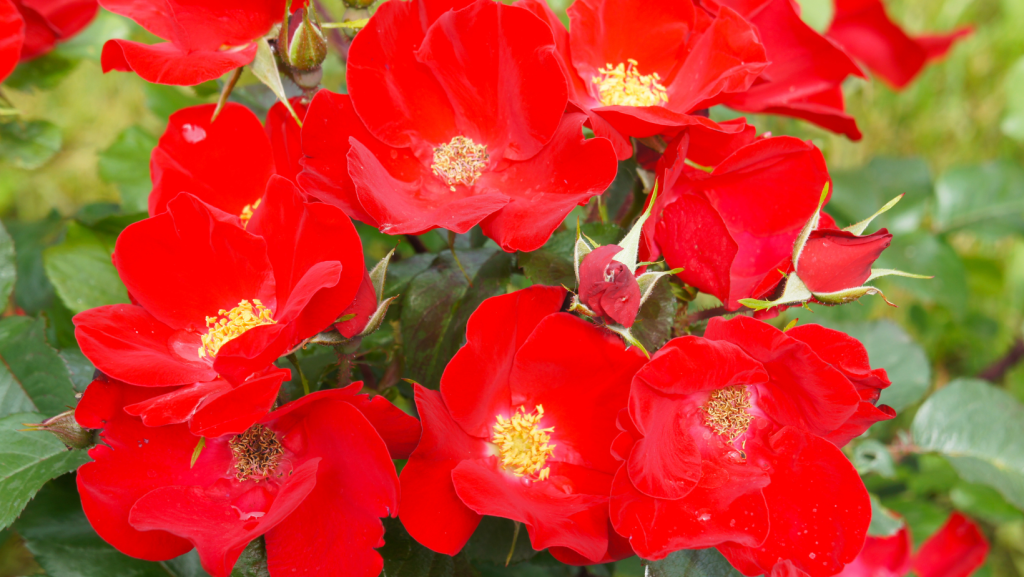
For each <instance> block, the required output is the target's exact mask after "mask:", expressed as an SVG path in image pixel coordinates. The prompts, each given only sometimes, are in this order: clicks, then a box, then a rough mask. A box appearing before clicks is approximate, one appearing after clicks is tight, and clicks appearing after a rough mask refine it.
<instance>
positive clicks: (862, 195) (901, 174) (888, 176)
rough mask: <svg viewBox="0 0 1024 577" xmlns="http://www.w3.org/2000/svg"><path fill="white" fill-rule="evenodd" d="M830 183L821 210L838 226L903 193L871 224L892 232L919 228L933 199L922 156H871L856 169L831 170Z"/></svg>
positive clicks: (860, 216) (930, 183)
mask: <svg viewBox="0 0 1024 577" xmlns="http://www.w3.org/2000/svg"><path fill="white" fill-rule="evenodd" d="M832 183H833V185H834V188H833V190H832V199H831V200H830V201H829V203H828V205H827V206H826V207H825V211H826V212H828V213H829V214H830V215H832V216H833V217H835V218H836V220H837V221H839V224H840V226H843V225H844V224H853V223H855V222H858V221H861V220H863V219H865V218H867V217H868V216H870V215H871V213H872V212H874V211H875V209H877V208H878V207H880V206H882V205H884V204H885V203H886V202H888V201H889V200H891V199H892V198H893V197H895V196H897V195H900V194H905V195H906V196H904V197H903V199H902V200H900V202H899V204H897V205H896V206H894V207H893V208H892V209H891V210H890V211H888V212H886V213H885V214H883V215H879V217H878V218H877V219H876V220H875V221H874V222H873V226H874V227H875V228H876V229H877V228H883V227H884V228H888V229H889V232H892V233H894V234H899V233H908V232H913V231H916V230H917V229H918V228H920V226H921V222H922V221H923V219H924V216H925V213H926V212H927V210H928V207H929V206H930V205H931V204H932V202H933V200H932V199H933V193H932V177H931V173H930V171H929V170H928V164H927V163H926V162H925V161H924V159H923V158H886V157H879V158H873V159H872V160H871V162H869V163H867V164H866V165H865V166H863V167H860V168H857V169H853V170H833V171H832ZM893 246H895V244H894V245H893ZM889 250H892V249H889Z"/></svg>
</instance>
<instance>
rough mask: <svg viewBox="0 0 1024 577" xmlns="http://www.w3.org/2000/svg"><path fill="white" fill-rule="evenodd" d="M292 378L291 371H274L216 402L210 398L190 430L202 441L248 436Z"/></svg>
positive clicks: (194, 417) (237, 388) (236, 388)
mask: <svg viewBox="0 0 1024 577" xmlns="http://www.w3.org/2000/svg"><path fill="white" fill-rule="evenodd" d="M291 375H292V373H291V371H290V370H288V369H277V370H271V371H269V372H268V373H267V374H265V375H262V376H258V377H253V378H251V379H249V380H248V381H246V382H244V383H242V384H241V385H239V386H238V387H235V388H233V389H231V390H229V391H225V392H224V393H223V394H221V395H218V396H216V397H214V398H209V397H207V398H206V399H205V400H204V401H203V404H202V405H201V406H200V407H199V410H198V411H196V413H195V415H194V416H193V417H192V422H191V423H190V424H189V430H191V431H192V434H193V435H199V436H201V437H220V436H222V435H229V434H238V433H242V432H245V430H246V429H248V428H249V427H251V426H252V425H253V423H255V422H257V421H259V420H260V419H262V418H263V417H264V416H266V414H267V413H269V412H270V410H271V409H272V408H273V407H274V403H275V402H276V401H277V393H278V391H279V390H280V389H281V384H282V383H283V382H284V380H285V379H290V378H291Z"/></svg>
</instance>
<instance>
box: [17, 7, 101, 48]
mask: <svg viewBox="0 0 1024 577" xmlns="http://www.w3.org/2000/svg"><path fill="white" fill-rule="evenodd" d="M20 2H21V5H22V6H25V7H26V8H31V9H32V10H35V11H36V12H37V13H38V14H39V15H40V16H42V17H43V19H44V20H46V24H47V25H48V26H49V27H50V28H51V29H52V30H53V31H54V33H56V34H57V36H58V37H59V38H60V39H62V40H66V39H68V38H70V37H72V36H74V35H75V34H78V32H80V31H81V30H82V29H83V28H85V27H86V26H88V25H89V23H90V22H92V19H93V18H95V17H96V13H97V12H98V11H99V4H97V3H96V0H20ZM0 36H2V34H0Z"/></svg>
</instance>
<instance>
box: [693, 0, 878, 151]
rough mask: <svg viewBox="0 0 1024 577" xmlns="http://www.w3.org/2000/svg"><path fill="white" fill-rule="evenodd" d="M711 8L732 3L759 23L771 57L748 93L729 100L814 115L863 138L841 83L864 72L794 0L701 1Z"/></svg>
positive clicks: (746, 107) (749, 108) (755, 108)
mask: <svg viewBox="0 0 1024 577" xmlns="http://www.w3.org/2000/svg"><path fill="white" fill-rule="evenodd" d="M700 3H701V4H702V5H704V6H706V7H707V8H709V9H711V11H712V12H719V11H720V10H721V7H722V6H728V7H730V8H733V9H735V10H736V11H737V12H739V13H740V14H741V15H742V16H743V17H744V18H747V19H748V20H750V23H751V24H753V25H754V26H756V27H757V31H758V32H759V34H760V36H761V42H763V43H764V50H765V54H766V57H767V59H768V60H769V61H770V62H771V64H769V65H768V68H766V69H765V70H764V74H762V75H761V77H760V78H758V81H757V82H756V83H755V84H754V85H753V86H751V87H750V88H748V89H747V90H745V91H743V92H734V93H730V94H728V95H726V98H725V100H724V104H726V105H727V106H729V107H731V108H734V109H736V110H742V111H745V112H760V113H771V114H784V115H786V116H794V117H796V118H803V119H805V120H809V121H811V122H813V123H815V124H817V125H819V126H822V127H824V128H827V129H828V130H831V131H832V132H838V133H840V134H845V135H846V136H848V137H849V138H850V139H852V140H860V138H861V133H860V130H858V129H857V122H856V120H854V119H853V117H852V116H850V115H849V114H847V113H846V112H845V110H844V108H845V107H844V104H843V91H842V83H843V80H845V79H846V78H847V77H848V76H859V77H862V78H863V77H864V73H863V72H861V70H860V68H859V67H858V66H857V64H856V63H855V62H854V61H853V60H852V59H851V58H850V56H849V55H848V54H847V53H846V52H844V51H843V50H842V49H841V48H840V47H838V46H836V45H835V43H833V42H832V41H830V40H829V39H828V38H826V37H824V36H822V35H821V34H819V33H818V32H816V31H815V30H814V29H813V28H811V27H810V26H808V25H807V24H805V23H804V21H803V20H801V19H800V6H799V5H798V4H797V3H796V2H794V0H754V1H753V2H751V1H748V0H700Z"/></svg>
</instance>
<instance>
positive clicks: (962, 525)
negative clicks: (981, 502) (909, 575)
mask: <svg viewBox="0 0 1024 577" xmlns="http://www.w3.org/2000/svg"><path fill="white" fill-rule="evenodd" d="M988 549H989V544H988V539H986V538H985V535H983V534H982V533H981V529H979V528H978V526H977V525H976V524H975V523H974V522H973V521H971V520H970V519H968V518H967V517H964V516H963V515H961V514H960V513H953V514H952V515H950V516H949V519H948V520H947V521H946V524H945V525H943V526H942V528H941V529H939V530H938V532H936V533H935V534H934V535H932V536H931V537H929V538H928V540H926V541H925V542H924V543H923V544H922V545H921V548H920V549H918V550H917V554H915V555H914V560H913V563H912V568H913V570H914V573H916V574H917V575H918V576H919V577H968V576H969V575H970V574H972V573H974V571H975V570H976V569H978V568H979V567H981V566H982V565H983V564H984V563H985V557H987V556H988Z"/></svg>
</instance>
